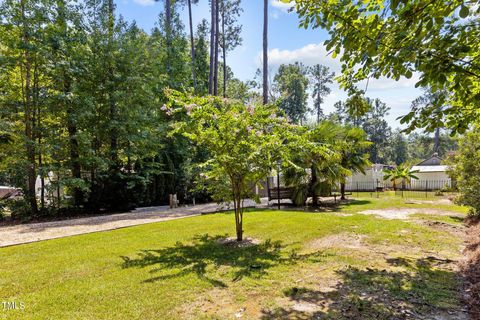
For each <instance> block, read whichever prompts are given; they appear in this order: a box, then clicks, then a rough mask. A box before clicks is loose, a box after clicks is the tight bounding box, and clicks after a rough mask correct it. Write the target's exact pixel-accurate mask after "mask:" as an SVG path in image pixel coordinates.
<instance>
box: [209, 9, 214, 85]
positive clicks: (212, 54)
mask: <svg viewBox="0 0 480 320" xmlns="http://www.w3.org/2000/svg"><path fill="white" fill-rule="evenodd" d="M215 3H216V0H211V8H210V11H211V19H210V70H209V71H210V72H209V75H208V93H209V94H213V74H214V72H215V8H216V6H215Z"/></svg>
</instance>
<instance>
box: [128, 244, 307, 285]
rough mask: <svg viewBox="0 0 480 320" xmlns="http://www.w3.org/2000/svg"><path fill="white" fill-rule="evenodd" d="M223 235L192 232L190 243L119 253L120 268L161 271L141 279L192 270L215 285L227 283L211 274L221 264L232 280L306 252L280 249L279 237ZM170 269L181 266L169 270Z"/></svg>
mask: <svg viewBox="0 0 480 320" xmlns="http://www.w3.org/2000/svg"><path fill="white" fill-rule="evenodd" d="M226 237H227V236H226V235H217V236H210V235H208V234H205V235H199V236H195V237H194V238H193V239H192V242H191V243H187V244H184V243H181V242H177V243H176V244H175V245H174V246H173V247H168V248H164V249H158V250H142V251H141V252H139V253H138V256H137V257H135V258H130V257H126V256H122V257H121V258H122V259H123V264H122V267H123V268H132V267H137V268H145V267H150V266H153V267H154V268H153V269H152V270H151V271H150V273H152V274H154V273H161V275H159V276H156V277H152V278H149V279H147V280H145V281H144V282H155V281H161V280H166V279H171V278H177V277H182V276H185V275H188V274H194V275H196V276H198V278H200V279H202V280H205V281H207V282H209V283H211V284H212V285H213V286H216V287H227V284H226V283H225V282H224V281H222V280H219V279H214V278H213V277H212V276H211V275H212V274H215V270H216V269H219V268H220V267H225V266H227V267H230V268H229V269H228V272H229V273H230V276H231V280H232V281H239V280H241V279H242V278H243V277H260V276H262V275H264V274H266V273H267V270H268V269H270V268H272V267H274V266H277V265H279V264H287V263H289V264H292V263H295V262H296V261H297V260H299V259H305V258H307V256H303V255H302V256H300V255H298V254H296V253H295V252H293V251H291V252H289V253H287V252H283V251H285V250H284V248H285V247H284V246H283V245H282V243H281V242H280V241H270V240H267V241H265V242H262V243H258V244H257V243H254V242H248V240H247V241H243V242H241V243H240V244H239V243H237V242H236V241H225V239H226ZM171 270H180V271H177V272H176V273H171Z"/></svg>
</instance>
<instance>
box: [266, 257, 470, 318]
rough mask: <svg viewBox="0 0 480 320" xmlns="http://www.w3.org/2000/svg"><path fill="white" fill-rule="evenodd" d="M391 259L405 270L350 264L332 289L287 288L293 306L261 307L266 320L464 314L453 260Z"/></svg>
mask: <svg viewBox="0 0 480 320" xmlns="http://www.w3.org/2000/svg"><path fill="white" fill-rule="evenodd" d="M387 263H389V264H390V265H392V266H395V267H398V269H400V270H401V271H397V270H396V269H397V268H396V269H395V271H394V270H389V271H387V270H380V269H371V268H366V269H365V270H362V269H358V268H355V267H348V268H346V269H344V270H339V271H337V274H338V276H339V277H340V280H339V283H338V284H337V285H336V286H335V287H334V288H330V289H329V290H324V291H320V290H312V289H310V288H304V287H291V288H287V289H285V290H284V291H283V294H284V296H285V297H287V298H288V299H289V301H290V303H291V305H290V306H289V307H280V308H276V309H272V310H263V311H262V313H263V314H262V319H432V318H434V317H431V316H432V314H438V313H442V312H445V311H449V313H452V311H454V312H455V314H457V315H459V312H460V317H459V318H458V319H463V318H462V316H463V315H464V314H461V311H459V310H458V306H457V303H458V298H459V297H458V291H457V290H458V287H457V286H458V283H457V281H458V279H457V275H456V274H455V272H453V271H451V270H449V269H450V267H451V266H450V264H451V263H452V261H451V260H448V259H447V260H442V259H438V258H435V257H427V258H422V259H418V260H414V259H409V258H396V259H387ZM449 313H446V314H447V315H448V314H449ZM429 316H430V317H429ZM442 319H443V318H442ZM445 319H457V318H455V317H451V318H445ZM465 319H466V318H465Z"/></svg>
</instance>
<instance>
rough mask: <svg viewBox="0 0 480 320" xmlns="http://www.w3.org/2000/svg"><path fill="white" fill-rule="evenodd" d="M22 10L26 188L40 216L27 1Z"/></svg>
mask: <svg viewBox="0 0 480 320" xmlns="http://www.w3.org/2000/svg"><path fill="white" fill-rule="evenodd" d="M21 10H22V19H23V24H24V25H23V29H24V30H23V35H22V37H23V42H24V46H25V47H24V48H25V49H24V50H25V51H24V58H25V61H24V65H23V69H24V75H25V80H24V85H23V104H24V109H25V115H24V121H25V137H26V144H25V151H26V156H27V162H28V166H27V188H26V198H27V201H28V202H29V204H30V210H31V211H32V214H33V215H34V216H35V215H37V214H38V204H37V198H36V194H35V182H36V179H37V174H36V159H35V137H34V132H35V130H34V129H35V128H34V127H35V116H34V114H33V112H34V110H33V109H32V103H31V102H32V101H31V98H32V97H31V80H32V79H31V68H32V62H31V56H30V52H29V50H30V49H29V43H30V36H29V31H28V30H27V26H26V21H25V20H26V14H25V0H22V2H21Z"/></svg>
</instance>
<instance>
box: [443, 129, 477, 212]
mask: <svg viewBox="0 0 480 320" xmlns="http://www.w3.org/2000/svg"><path fill="white" fill-rule="evenodd" d="M479 150H480V129H479V128H478V127H475V128H474V129H472V130H471V131H470V132H468V133H466V134H465V136H464V137H462V138H461V139H460V141H459V148H458V152H457V153H456V155H455V156H454V157H453V158H452V159H451V161H450V163H449V164H450V169H451V171H450V175H451V177H452V178H453V179H454V180H455V181H456V183H457V188H458V191H459V193H460V195H459V196H458V197H457V199H456V201H457V202H458V203H459V204H462V205H466V206H469V207H470V213H471V214H474V215H479V214H480V152H479Z"/></svg>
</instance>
